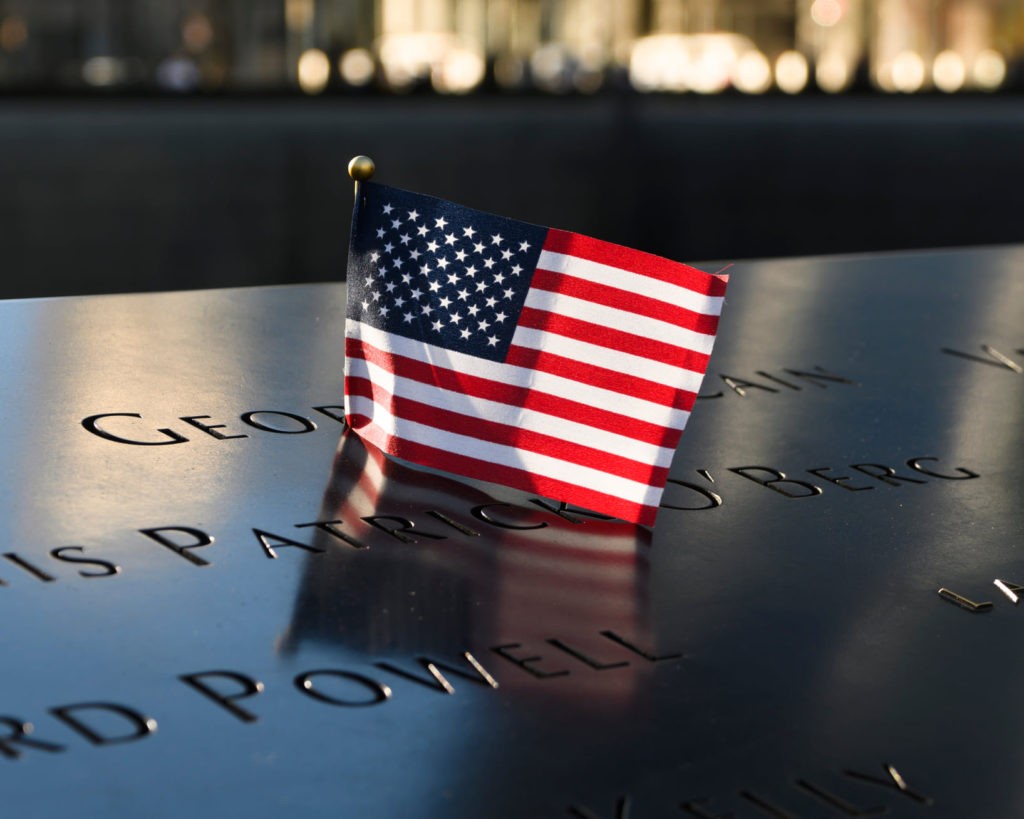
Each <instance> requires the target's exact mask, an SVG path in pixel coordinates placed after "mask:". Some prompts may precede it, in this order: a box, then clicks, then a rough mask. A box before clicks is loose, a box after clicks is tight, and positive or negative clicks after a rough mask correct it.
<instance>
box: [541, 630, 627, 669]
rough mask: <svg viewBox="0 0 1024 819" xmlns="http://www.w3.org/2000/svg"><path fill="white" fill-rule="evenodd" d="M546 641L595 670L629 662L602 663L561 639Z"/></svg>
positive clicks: (553, 638)
mask: <svg viewBox="0 0 1024 819" xmlns="http://www.w3.org/2000/svg"><path fill="white" fill-rule="evenodd" d="M548 642H549V643H551V645H553V646H554V647H555V648H557V649H558V650H559V651H564V652H565V653H566V654H568V655H569V656H570V657H575V658H576V659H577V660H579V661H580V662H581V663H583V664H584V665H589V666H590V667H591V668H593V669H595V670H596V671H604V670H605V669H607V668H622V667H623V666H624V665H629V662H628V661H626V660H619V661H618V662H617V663H602V662H601V661H600V660H595V659H594V658H593V657H588V656H587V655H586V654H584V653H583V652H582V651H580V650H579V649H578V648H573V647H572V646H570V645H567V644H566V643H563V642H562V641H561V640H558V639H556V638H555V637H551V638H549V639H548Z"/></svg>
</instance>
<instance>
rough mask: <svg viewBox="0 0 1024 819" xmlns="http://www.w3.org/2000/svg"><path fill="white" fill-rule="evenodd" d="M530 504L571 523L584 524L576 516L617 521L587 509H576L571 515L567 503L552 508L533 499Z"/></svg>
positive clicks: (609, 516) (541, 501)
mask: <svg viewBox="0 0 1024 819" xmlns="http://www.w3.org/2000/svg"><path fill="white" fill-rule="evenodd" d="M530 503H532V504H534V505H536V506H539V507H540V508H541V509H546V510H547V511H549V512H552V513H554V514H556V515H558V517H560V518H562V519H563V520H567V521H569V523H583V521H582V520H580V519H579V518H578V517H576V515H583V516H585V517H588V518H595V519H596V520H615V518H613V517H612V516H611V515H602V514H601V513H600V512H588V511H587V510H586V509H576V508H574V509H573V510H572V511H573V513H574V514H572V515H570V514H569V504H567V503H566V502H565V501H559V502H558V506H552V505H551V504H550V503H548V502H547V501H543V500H541V499H540V498H533V499H532V500H531V501H530Z"/></svg>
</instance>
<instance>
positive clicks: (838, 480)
mask: <svg viewBox="0 0 1024 819" xmlns="http://www.w3.org/2000/svg"><path fill="white" fill-rule="evenodd" d="M807 471H808V472H810V473H811V474H812V475H817V476H818V477H819V478H824V479H825V480H826V481H828V482H829V483H834V484H835V485H836V486H838V487H839V488H840V489H845V490H846V491H847V492H863V491H865V490H866V489H874V488H875V487H873V486H847V485H846V482H847V481H848V480H850V476H849V475H826V474H824V473H825V472H831V471H832V467H831V466H819V467H817V468H815V469H808V470H807Z"/></svg>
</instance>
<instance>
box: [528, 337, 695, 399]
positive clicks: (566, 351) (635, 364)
mask: <svg viewBox="0 0 1024 819" xmlns="http://www.w3.org/2000/svg"><path fill="white" fill-rule="evenodd" d="M512 344H514V345H518V346H520V347H529V348H530V349H533V350H540V351H541V352H545V353H553V354H555V355H560V356H563V357H565V358H569V359H572V360H573V361H579V362H582V363H583V364H592V365H594V366H595V367H604V368H605V369H609V370H617V371H619V372H621V373H623V374H624V376H626V375H628V377H631V378H644V379H646V380H648V381H654V382H657V383H660V384H666V385H669V386H674V387H676V388H677V389H682V390H688V391H689V392H697V390H699V389H700V384H701V381H702V380H703V378H704V376H703V374H702V373H699V372H694V371H693V370H687V369H684V368H682V367H673V366H672V365H671V364H665V363H663V362H661V361H654V360H653V359H650V358H644V357H643V356H638V355H632V354H630V353H624V352H622V351H621V350H613V349H611V348H609V347H601V346H599V345H597V344H588V343H587V342H585V341H577V340H576V339H572V338H568V337H567V336H563V335H559V334H557V333H549V332H547V331H545V330H534V329H532V328H529V327H517V328H516V332H515V334H514V335H513V336H512ZM574 383H575V382H574ZM619 395H620V396H621V393H619Z"/></svg>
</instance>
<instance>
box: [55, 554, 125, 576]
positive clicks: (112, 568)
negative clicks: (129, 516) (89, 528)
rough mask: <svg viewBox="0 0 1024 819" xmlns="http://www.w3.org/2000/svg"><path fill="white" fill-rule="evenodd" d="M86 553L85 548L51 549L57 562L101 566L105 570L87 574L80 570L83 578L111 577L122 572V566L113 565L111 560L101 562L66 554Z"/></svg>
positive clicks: (92, 558) (91, 558) (96, 559)
mask: <svg viewBox="0 0 1024 819" xmlns="http://www.w3.org/2000/svg"><path fill="white" fill-rule="evenodd" d="M84 551H85V547H84V546H61V547H60V548H59V549H51V550H50V556H51V557H53V558H55V559H56V560H62V561H64V562H65V563H81V564H82V565H83V566H101V567H102V568H103V571H98V572H86V571H83V570H82V569H79V570H78V573H79V574H80V575H81V576H82V577H110V575H112V574H117V573H118V572H120V571H121V567H120V566H118V565H117V564H116V563H111V562H110V561H109V560H100V559H99V558H97V557H74V556H71V555H66V554H64V553H65V552H84Z"/></svg>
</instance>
